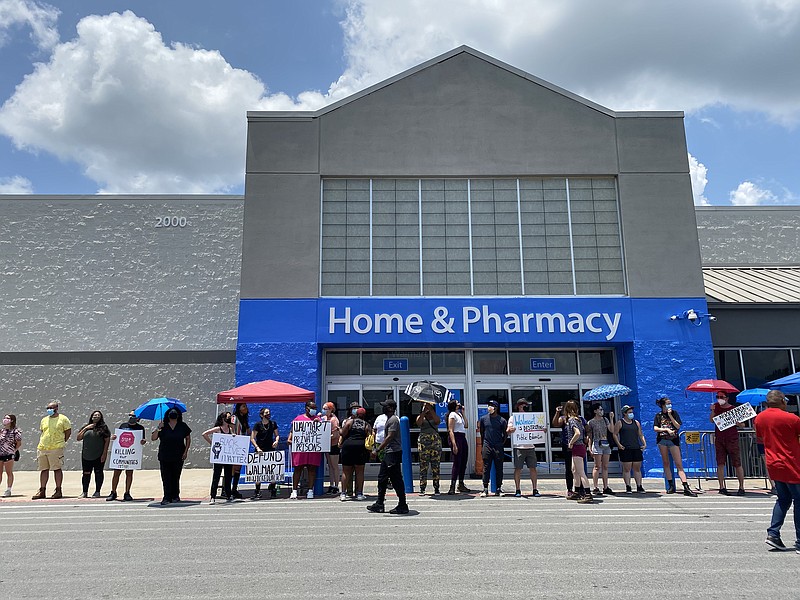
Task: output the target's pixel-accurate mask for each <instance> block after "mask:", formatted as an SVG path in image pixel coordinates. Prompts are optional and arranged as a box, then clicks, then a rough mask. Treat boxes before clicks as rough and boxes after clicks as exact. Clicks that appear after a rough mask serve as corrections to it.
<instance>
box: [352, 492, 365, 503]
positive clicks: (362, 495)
mask: <svg viewBox="0 0 800 600" xmlns="http://www.w3.org/2000/svg"><path fill="white" fill-rule="evenodd" d="M355 499H356V500H358V501H359V502H363V501H364V500H366V499H367V497H366V496H365V495H364V494H359V495H358V496H356V497H355Z"/></svg>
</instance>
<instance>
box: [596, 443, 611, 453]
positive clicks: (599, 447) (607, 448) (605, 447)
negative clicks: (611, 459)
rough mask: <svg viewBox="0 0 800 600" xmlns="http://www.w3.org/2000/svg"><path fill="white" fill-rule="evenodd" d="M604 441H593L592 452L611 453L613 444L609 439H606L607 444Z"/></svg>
mask: <svg viewBox="0 0 800 600" xmlns="http://www.w3.org/2000/svg"><path fill="white" fill-rule="evenodd" d="M602 441H603V440H600V441H593V442H592V454H608V455H610V454H611V445H610V444H609V443H608V441H606V443H605V444H603V443H602Z"/></svg>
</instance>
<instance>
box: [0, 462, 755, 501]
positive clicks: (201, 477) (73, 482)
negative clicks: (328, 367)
mask: <svg viewBox="0 0 800 600" xmlns="http://www.w3.org/2000/svg"><path fill="white" fill-rule="evenodd" d="M111 475H112V472H111V471H105V481H104V482H103V488H102V490H101V494H102V498H103V500H104V499H105V497H106V496H107V495H108V494H109V493H110V492H111ZM326 483H327V482H326ZM465 483H466V485H467V487H469V488H470V489H471V490H473V491H474V492H475V493H476V494H477V493H478V492H480V491H481V489H482V488H483V485H482V483H481V481H480V480H478V479H469V480H467V481H466V482H465ZM609 483H610V486H611V489H613V490H614V491H615V492H617V493H618V494H619V493H622V495H625V494H624V490H625V485H624V483H623V482H622V478H620V477H612V478H611V481H610V482H609ZM449 484H450V481H449V478H447V479H446V480H442V482H441V492H442V493H446V492H447V489H448V487H449ZM210 485H211V469H185V470H184V471H183V474H182V475H181V498H182V499H184V500H206V499H208V497H209V488H210ZM689 485H691V486H692V489H695V488H696V486H697V479H690V480H689ZM727 485H728V489H729V490H733V491H736V489H737V488H738V483H737V482H736V481H730V480H729V481H728V482H727ZM428 486H429V488H431V487H432V484H431V483H430V479H429V482H428ZM530 486H531V482H530V480H529V479H527V478H526V477H524V476H523V478H522V493H523V494H529V493H530ZM538 487H539V491H541V492H542V493H547V494H551V495H560V496H563V495H564V492H565V487H564V478H563V476H561V475H542V476H540V477H539V482H538ZM644 487H645V489H647V490H648V491H649V492H650V494H649V495H650V496H654V495H655V493H658V492H660V493H663V492H664V481H663V480H662V479H652V478H646V479H645V480H644ZM5 488H6V482H5V478H4V479H3V483H2V485H0V490H5ZM377 488H378V485H377V482H376V481H375V480H374V479H367V481H365V482H364V493H365V494H367V495H368V496H374V495H377ZM745 488H746V490H747V492H748V496H750V495H765V494H766V493H767V490H766V489H764V480H763V479H748V480H745ZM38 489H39V472H38V471H18V472H15V473H14V489H13V491H12V496H11V497H10V498H0V505H2V504H3V503H7V502H33V501H32V500H31V496H33V495H34V494H35V493H36V491H37V490H38ZM54 489H55V483H54V482H53V474H52V473H51V474H50V480H49V481H48V484H47V495H48V497H49V496H50V495H52V493H53V490H54ZM240 489H241V491H242V494H243V495H244V497H245V498H249V497H250V496H251V495H252V491H251V490H252V484H248V485H242V486H240ZM503 489H504V491H505V492H506V494H508V493H511V494H513V493H514V480H513V478H512V477H509V476H506V478H505V480H504V482H503ZM716 489H717V481H716V480H714V481H703V482H702V490H703V491H704V492H710V493H711V494H712V495H716ZM414 490H415V493H416V492H418V491H419V481H417V480H415V481H414ZM81 491H82V490H81V472H80V471H64V484H63V489H62V492H63V494H64V498H63V501H67V500H69V501H74V500H78V496H79V495H80V493H81ZM124 491H125V475H124V474H123V475H122V476H121V477H120V482H119V486H118V488H117V493H118V494H119V497H120V498H122V493H123V492H124ZM93 492H94V478H92V483H91V484H90V486H89V493H90V494H91V493H93ZM131 495H132V496H133V497H134V498H135V499H136V500H148V499H149V500H160V499H161V497H162V488H161V475H160V473H159V471H158V470H156V469H143V470H140V471H136V473H135V474H134V477H133V488H132V489H131ZM288 496H289V486H288V485H283V486H281V496H280V497H281V498H288ZM324 498H337V496H332V495H325V496H324ZM80 502H98V499H96V498H95V499H87V500H83V499H81V500H80Z"/></svg>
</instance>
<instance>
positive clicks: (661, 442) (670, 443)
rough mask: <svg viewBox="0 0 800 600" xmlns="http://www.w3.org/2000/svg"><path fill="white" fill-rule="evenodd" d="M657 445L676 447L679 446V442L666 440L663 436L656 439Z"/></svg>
mask: <svg viewBox="0 0 800 600" xmlns="http://www.w3.org/2000/svg"><path fill="white" fill-rule="evenodd" d="M658 445H659V446H666V447H667V448H669V447H671V446H675V447H676V448H680V444H677V443H675V440H668V439H666V438H664V439H663V440H658Z"/></svg>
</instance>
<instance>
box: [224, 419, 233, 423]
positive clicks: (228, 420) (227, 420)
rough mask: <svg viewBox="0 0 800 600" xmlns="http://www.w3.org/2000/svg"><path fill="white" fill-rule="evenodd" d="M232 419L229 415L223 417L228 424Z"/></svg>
mask: <svg viewBox="0 0 800 600" xmlns="http://www.w3.org/2000/svg"><path fill="white" fill-rule="evenodd" d="M232 421H233V419H231V417H228V418H226V419H225V422H226V423H228V424H230V423H231V422H232Z"/></svg>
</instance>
